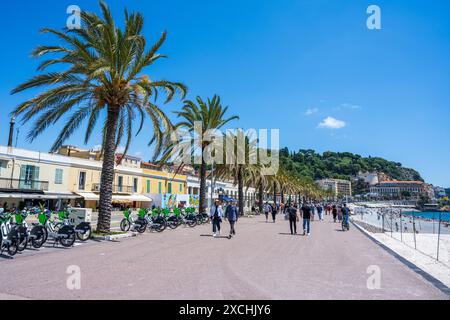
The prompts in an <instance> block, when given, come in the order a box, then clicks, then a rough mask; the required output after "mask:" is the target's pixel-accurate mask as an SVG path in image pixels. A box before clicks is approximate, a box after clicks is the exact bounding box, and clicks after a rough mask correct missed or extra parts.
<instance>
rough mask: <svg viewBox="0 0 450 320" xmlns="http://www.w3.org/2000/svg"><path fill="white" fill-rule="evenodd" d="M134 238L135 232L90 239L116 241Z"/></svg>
mask: <svg viewBox="0 0 450 320" xmlns="http://www.w3.org/2000/svg"><path fill="white" fill-rule="evenodd" d="M136 236H137V233H136V232H128V233H123V234H114V235H110V236H94V237H92V239H94V240H105V241H116V240H119V239H124V238H131V237H136Z"/></svg>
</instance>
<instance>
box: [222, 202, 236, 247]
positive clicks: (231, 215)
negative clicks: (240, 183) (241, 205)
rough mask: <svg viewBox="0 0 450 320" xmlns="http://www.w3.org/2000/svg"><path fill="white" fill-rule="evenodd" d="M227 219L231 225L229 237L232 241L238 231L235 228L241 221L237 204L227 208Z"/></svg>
mask: <svg viewBox="0 0 450 320" xmlns="http://www.w3.org/2000/svg"><path fill="white" fill-rule="evenodd" d="M225 218H226V219H227V220H228V222H229V223H230V235H229V236H228V238H229V239H231V237H232V236H235V235H236V230H235V229H234V226H235V224H236V222H237V221H238V219H239V214H238V209H237V207H236V203H231V204H230V205H229V206H228V207H227V209H226V210H225Z"/></svg>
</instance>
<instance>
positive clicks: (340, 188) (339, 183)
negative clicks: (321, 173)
mask: <svg viewBox="0 0 450 320" xmlns="http://www.w3.org/2000/svg"><path fill="white" fill-rule="evenodd" d="M316 182H317V183H318V184H319V186H321V187H322V189H324V190H329V191H332V192H333V193H334V195H335V197H339V198H344V197H346V196H348V197H351V196H352V183H351V181H349V180H341V179H322V180H318V181H316Z"/></svg>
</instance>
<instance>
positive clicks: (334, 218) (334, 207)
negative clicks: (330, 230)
mask: <svg viewBox="0 0 450 320" xmlns="http://www.w3.org/2000/svg"><path fill="white" fill-rule="evenodd" d="M331 212H332V214H333V221H334V222H336V219H337V214H338V212H337V207H336V205H333V209H331Z"/></svg>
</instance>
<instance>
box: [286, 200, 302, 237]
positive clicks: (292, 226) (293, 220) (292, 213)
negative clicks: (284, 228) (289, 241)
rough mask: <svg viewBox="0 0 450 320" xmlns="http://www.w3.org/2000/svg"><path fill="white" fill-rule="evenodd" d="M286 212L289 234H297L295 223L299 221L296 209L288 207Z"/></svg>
mask: <svg viewBox="0 0 450 320" xmlns="http://www.w3.org/2000/svg"><path fill="white" fill-rule="evenodd" d="M286 211H287V214H288V216H289V227H290V229H291V234H292V235H294V234H297V221H298V220H299V218H298V215H297V208H296V207H294V206H291V205H289V206H288V207H287V210H286Z"/></svg>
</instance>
